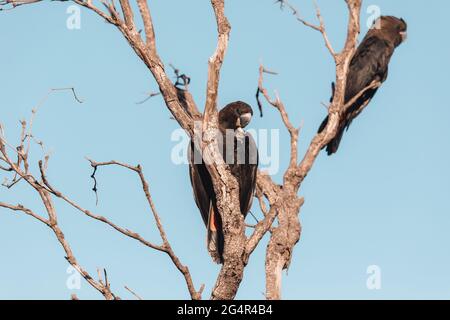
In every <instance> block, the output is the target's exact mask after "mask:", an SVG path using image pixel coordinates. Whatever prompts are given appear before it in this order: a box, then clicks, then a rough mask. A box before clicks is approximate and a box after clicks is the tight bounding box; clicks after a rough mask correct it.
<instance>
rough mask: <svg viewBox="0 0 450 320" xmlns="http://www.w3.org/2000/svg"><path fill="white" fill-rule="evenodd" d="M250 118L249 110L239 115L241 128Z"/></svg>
mask: <svg viewBox="0 0 450 320" xmlns="http://www.w3.org/2000/svg"><path fill="white" fill-rule="evenodd" d="M251 119H252V114H251V113H250V112H247V113H243V114H241V115H240V117H239V122H240V125H241V128H245V127H246V126H247V125H248V124H249V123H250V120H251Z"/></svg>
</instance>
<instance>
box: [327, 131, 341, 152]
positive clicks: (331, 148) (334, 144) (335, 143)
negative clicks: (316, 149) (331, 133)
mask: <svg viewBox="0 0 450 320" xmlns="http://www.w3.org/2000/svg"><path fill="white" fill-rule="evenodd" d="M344 131H345V127H343V128H340V129H339V132H338V133H337V135H336V136H335V137H334V138H333V140H331V141H330V142H329V143H328V144H327V154H328V155H329V156H331V155H332V154H333V153H336V151H337V150H338V148H339V144H340V143H341V139H342V136H343V135H344Z"/></svg>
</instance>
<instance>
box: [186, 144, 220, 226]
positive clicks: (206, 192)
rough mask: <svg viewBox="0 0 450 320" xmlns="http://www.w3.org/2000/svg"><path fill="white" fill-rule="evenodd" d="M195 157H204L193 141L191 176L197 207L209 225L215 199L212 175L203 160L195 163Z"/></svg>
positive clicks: (190, 148)
mask: <svg viewBox="0 0 450 320" xmlns="http://www.w3.org/2000/svg"><path fill="white" fill-rule="evenodd" d="M194 159H202V157H201V155H200V152H199V151H198V150H197V149H196V148H195V146H194V143H192V142H191V144H190V146H189V176H190V178H191V184H192V190H193V191H194V199H195V203H196V204H197V207H198V208H199V209H200V213H201V215H202V219H203V222H204V223H205V225H208V221H209V213H210V209H211V206H212V201H213V199H215V193H214V188H213V185H212V181H211V176H210V175H209V172H208V170H207V169H206V166H205V165H204V163H203V162H201V163H195V162H194Z"/></svg>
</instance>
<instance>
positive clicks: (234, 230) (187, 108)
mask: <svg viewBox="0 0 450 320" xmlns="http://www.w3.org/2000/svg"><path fill="white" fill-rule="evenodd" d="M41 1H42V0H31V1H29V0H28V1H25V0H3V1H0V7H2V8H4V9H13V8H15V7H18V6H21V5H27V4H30V3H36V2H41ZM59 1H64V0H59ZM72 2H74V3H76V4H78V5H80V6H82V7H84V8H86V9H88V10H91V11H93V12H95V13H96V14H98V15H99V16H100V17H101V18H103V19H104V20H105V21H107V22H108V23H110V24H112V25H114V26H115V27H116V28H117V29H118V30H119V31H120V32H121V33H122V35H123V36H124V37H125V39H126V40H127V41H128V43H129V45H130V46H131V48H132V49H133V50H134V52H135V53H136V54H137V56H138V57H139V58H140V59H141V60H142V61H143V62H144V64H145V65H146V66H147V68H148V69H149V71H150V72H151V74H152V75H153V77H154V79H155V80H156V82H157V84H158V85H159V89H160V93H161V95H162V96H163V98H164V101H165V104H166V106H167V108H168V109H169V110H170V112H171V113H172V115H173V117H174V118H175V120H176V121H177V122H178V124H179V125H180V127H181V128H183V129H184V130H185V131H186V132H187V134H188V135H189V136H190V137H193V136H194V122H195V121H201V122H202V124H203V126H202V130H203V132H202V137H203V139H202V143H201V148H202V150H203V157H204V159H205V163H206V164H207V169H208V172H209V173H210V175H211V177H212V181H213V185H214V190H215V193H216V196H217V206H218V209H219V213H220V215H221V218H222V221H223V233H224V238H225V249H224V262H223V265H222V268H221V270H220V273H219V275H218V277H217V280H216V283H215V286H214V287H213V290H212V293H211V296H210V298H211V299H233V298H234V297H235V295H236V293H237V291H238V289H239V286H240V283H241V281H242V279H243V274H244V269H245V266H246V265H247V263H248V261H249V257H250V255H251V254H252V253H253V251H254V250H255V248H256V247H257V246H258V244H259V243H260V241H261V239H262V238H263V237H264V235H266V234H267V233H268V232H270V240H269V244H268V246H267V250H266V258H265V270H266V298H267V299H280V298H281V275H282V271H283V270H284V269H287V268H288V266H289V264H290V261H291V258H292V252H293V250H294V247H295V245H296V243H297V242H298V241H299V239H300V234H301V224H300V220H299V212H300V208H301V207H302V205H303V202H304V201H303V198H302V197H301V196H299V189H300V186H301V185H302V182H303V181H304V179H305V178H306V176H307V174H308V173H309V171H310V170H311V168H312V167H313V165H314V162H315V160H316V158H317V156H318V154H319V152H320V150H321V149H322V148H323V147H324V146H326V145H327V144H328V143H329V142H330V141H331V140H332V139H333V138H334V137H335V136H336V134H337V130H338V123H339V122H340V120H341V117H342V115H343V114H344V113H345V111H346V109H347V108H348V107H349V106H350V105H351V104H352V103H353V102H354V101H355V100H356V99H358V98H359V97H360V96H361V95H362V94H364V92H365V91H366V90H369V89H371V88H374V87H375V86H377V85H378V84H377V83H373V84H371V85H370V86H369V87H367V88H365V89H364V90H363V91H362V92H360V93H359V94H358V95H357V96H356V97H355V98H354V99H352V101H350V102H348V103H344V93H345V84H346V78H347V73H348V69H349V64H350V60H351V58H352V56H353V55H354V53H355V50H356V45H357V38H358V35H359V32H360V10H361V0H345V1H344V2H345V4H346V5H347V8H348V16H349V18H348V25H347V37H346V40H345V44H344V47H343V49H342V51H340V52H336V51H335V50H334V49H333V46H332V44H331V42H330V40H329V38H328V36H327V33H326V28H325V23H324V20H323V18H322V16H321V13H320V10H319V8H318V7H317V6H316V8H317V11H316V14H317V18H318V24H317V25H315V24H312V23H309V22H307V21H305V20H304V19H302V18H301V16H300V15H299V13H298V11H297V10H296V9H295V8H294V7H293V6H292V5H290V4H289V3H288V2H287V1H285V0H278V1H277V2H279V3H280V5H282V6H287V7H288V8H289V9H290V10H292V11H293V13H294V14H295V16H296V18H297V20H299V21H300V22H301V23H303V24H304V25H305V26H307V27H310V28H312V29H314V30H316V31H318V32H320V34H321V36H322V37H323V39H324V43H325V46H326V47H327V49H328V50H329V52H330V54H331V56H332V58H333V61H334V63H335V65H336V79H335V92H334V98H333V100H332V101H331V103H330V105H329V107H328V117H329V121H328V124H327V126H326V127H325V129H324V130H323V131H321V133H318V134H316V135H315V136H314V137H313V138H312V140H311V141H310V142H309V147H308V149H307V151H306V152H305V154H304V155H303V156H302V157H301V158H300V157H299V155H298V148H297V144H298V139H299V133H300V128H297V127H295V126H294V125H293V124H292V123H291V121H290V119H289V116H288V113H287V111H286V107H285V105H284V104H283V102H282V100H281V98H280V97H279V96H278V94H276V95H275V98H272V97H271V95H270V94H269V93H268V91H267V89H266V88H265V87H264V82H263V80H264V74H265V73H268V71H267V70H266V69H265V68H264V66H262V65H261V66H260V69H259V81H258V92H257V98H258V103H259V104H260V106H261V105H262V102H261V100H262V98H264V99H265V101H266V102H267V103H269V104H270V105H272V106H273V107H275V108H276V109H277V110H278V111H279V114H280V117H281V121H282V123H283V124H284V126H285V127H286V129H287V130H288V132H289V134H290V161H289V166H288V168H287V169H286V171H285V173H284V177H283V181H282V182H280V183H276V182H274V181H273V180H272V178H271V177H270V176H268V175H267V174H266V173H263V172H259V173H258V181H257V191H256V197H257V198H258V200H259V204H260V206H261V210H262V212H263V213H264V219H262V220H261V221H259V222H258V223H257V224H256V225H255V226H254V230H253V233H252V234H251V236H250V237H248V238H247V237H246V235H245V227H246V225H245V223H244V219H243V216H242V214H241V212H240V205H239V193H238V184H237V181H236V179H235V178H234V176H233V175H232V174H231V171H230V169H229V167H228V165H227V164H226V163H224V161H223V159H222V157H221V155H220V153H219V151H218V143H217V141H216V134H215V132H216V129H217V127H218V108H217V100H218V99H217V98H218V87H219V82H220V71H221V67H222V62H223V61H224V59H225V55H226V51H227V46H228V39H229V35H230V32H231V26H230V23H229V22H228V19H227V17H226V15H225V8H224V6H225V4H224V2H225V0H211V6H212V9H213V11H214V15H215V20H216V28H217V34H218V37H217V47H216V50H215V52H214V53H213V54H212V56H211V57H210V59H209V62H208V81H207V86H206V103H205V106H204V112H203V114H202V113H201V112H200V111H199V109H198V107H197V105H196V103H195V101H194V99H193V97H192V96H191V94H190V93H189V91H188V90H187V88H185V89H183V90H182V89H179V88H178V87H177V86H176V85H175V84H173V83H172V82H171V81H170V78H169V76H168V74H167V71H166V69H165V67H164V64H163V62H162V60H161V58H160V57H159V54H158V51H157V48H156V37H155V32H154V26H153V22H152V17H151V11H150V8H149V6H148V3H147V1H146V0H137V8H138V10H136V12H135V10H134V9H133V6H131V4H130V2H129V1H128V0H119V1H118V2H119V3H120V8H117V7H116V6H115V4H114V1H108V0H100V1H98V2H99V3H101V4H102V5H103V7H104V8H103V10H102V9H100V8H99V7H98V6H96V5H95V4H94V2H95V1H82V0H72ZM137 11H138V12H137ZM137 15H139V17H140V19H141V20H142V22H143V25H144V30H143V32H140V30H138V29H137V27H136V19H137V18H136V16H137ZM72 92H73V93H74V96H75V98H76V99H78V98H77V97H76V95H75V91H74V90H73V89H72ZM22 125H23V133H22V138H21V142H20V144H19V146H12V145H10V144H9V143H8V141H7V140H6V138H5V137H4V135H3V134H2V135H1V140H0V151H1V157H0V161H1V162H0V163H2V165H1V166H0V169H1V170H3V171H5V172H10V173H12V174H13V175H14V179H13V182H12V183H13V184H15V183H16V182H18V181H19V180H23V181H25V182H26V183H28V184H29V185H30V186H31V187H33V188H34V190H35V191H36V192H37V193H38V194H39V196H40V197H41V199H42V202H43V204H44V205H45V208H46V215H45V216H43V215H38V214H36V213H35V212H34V211H32V210H31V209H27V208H25V207H23V206H21V205H11V204H8V203H3V202H0V206H1V207H4V208H7V209H11V210H14V211H21V212H23V213H25V214H27V215H30V216H32V217H33V218H35V219H37V220H38V221H40V222H42V223H44V224H45V225H47V226H48V227H50V228H51V229H52V231H53V232H54V233H55V235H56V237H57V239H58V241H59V242H60V243H61V245H62V247H63V248H64V251H65V253H66V259H67V261H68V262H69V263H70V264H71V265H72V266H74V267H75V268H76V269H77V270H78V271H79V272H80V273H81V274H82V276H83V277H84V278H85V279H86V281H88V282H89V284H90V285H91V286H93V287H94V288H95V289H97V290H98V291H99V292H100V293H101V294H103V296H104V297H105V298H106V299H114V298H118V297H117V296H116V295H114V294H113V293H112V292H111V289H110V285H109V281H108V279H107V277H106V272H105V276H104V278H105V279H104V280H102V279H101V276H99V280H94V279H93V277H92V276H91V275H89V274H88V273H87V272H86V271H84V269H83V268H82V267H81V266H80V265H79V263H78V262H77V260H76V259H75V256H74V254H73V253H72V251H71V249H70V246H69V244H68V242H67V240H65V238H64V234H63V232H62V230H61V229H60V226H59V225H58V222H57V213H56V210H55V207H54V205H53V201H54V199H55V198H56V199H59V200H62V201H64V202H66V203H68V204H70V205H71V206H73V207H74V208H76V209H77V210H78V211H79V212H80V213H81V214H84V215H86V216H88V217H90V218H92V219H94V220H98V221H100V222H102V223H104V224H106V225H108V226H109V227H111V228H112V229H114V230H115V231H117V232H119V233H121V234H123V235H124V236H127V237H130V238H133V239H135V240H136V241H138V242H140V243H141V244H143V245H145V246H147V247H149V248H151V249H154V250H158V251H161V252H164V253H166V254H167V255H168V256H169V258H170V259H171V261H172V262H173V264H174V265H175V266H176V267H177V269H178V270H179V271H180V272H181V273H182V275H183V276H184V279H185V282H186V285H187V288H188V291H189V294H190V296H191V298H192V299H200V298H201V295H202V291H203V286H202V287H201V288H200V289H199V290H197V289H195V286H194V284H193V281H192V278H191V275H190V272H189V269H188V267H186V266H184V265H183V264H182V263H181V262H180V260H179V258H178V257H177V256H176V255H175V253H174V251H173V250H172V248H171V246H170V244H169V241H168V238H167V235H166V233H165V231H164V228H163V226H162V224H161V221H160V219H159V215H158V213H157V211H156V209H155V205H154V203H153V200H152V197H151V195H150V192H149V185H148V183H147V181H146V179H145V177H144V174H143V169H142V167H141V166H140V165H137V166H133V165H129V164H124V163H120V162H117V161H108V162H96V161H94V160H89V161H90V165H91V166H92V167H93V168H94V169H97V168H100V167H102V166H118V167H121V168H124V169H126V170H129V171H131V172H132V173H135V174H136V175H137V176H138V178H139V183H141V185H142V189H143V192H144V196H145V197H146V199H147V201H148V204H149V208H150V211H151V212H152V215H153V217H154V220H155V223H156V226H157V229H158V230H159V233H160V236H161V239H162V244H161V245H157V244H153V243H151V242H149V241H147V240H145V239H144V238H142V237H141V236H140V235H139V234H137V233H135V232H133V231H131V230H128V229H124V228H122V227H120V226H118V225H116V224H114V223H113V222H111V221H110V220H108V219H107V218H105V217H103V216H99V215H96V214H94V213H92V212H90V211H88V210H86V209H84V208H83V207H82V206H80V205H78V204H77V203H75V202H74V201H73V200H71V199H70V198H69V197H68V196H66V195H65V194H64V193H62V192H61V191H59V190H57V189H55V188H54V187H53V185H52V184H51V183H50V182H49V181H48V179H47V177H46V168H47V164H48V157H46V158H45V159H44V161H41V162H39V164H38V167H39V172H40V176H39V177H35V176H33V175H32V174H31V173H30V171H29V166H30V164H29V163H28V153H29V147H27V146H26V145H27V144H28V145H29V143H30V141H32V139H33V135H32V133H31V127H32V123H30V124H29V125H27V124H26V123H25V122H24V123H23V124H22ZM16 159H17V160H16ZM266 201H267V203H268V207H267V206H266ZM276 222H277V223H276ZM128 290H130V292H132V293H133V294H135V293H134V292H133V291H132V290H131V289H128ZM137 297H139V296H137Z"/></svg>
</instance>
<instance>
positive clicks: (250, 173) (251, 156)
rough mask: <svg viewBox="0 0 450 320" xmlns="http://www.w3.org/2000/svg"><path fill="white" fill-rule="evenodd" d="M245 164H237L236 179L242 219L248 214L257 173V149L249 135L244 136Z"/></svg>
mask: <svg viewBox="0 0 450 320" xmlns="http://www.w3.org/2000/svg"><path fill="white" fill-rule="evenodd" d="M244 138H245V144H244V148H245V162H244V163H238V164H237V168H236V169H237V170H234V169H233V168H232V172H233V171H237V172H236V177H237V179H238V183H239V198H240V199H239V201H240V204H241V213H242V214H243V215H244V217H245V216H246V215H247V213H248V212H249V210H250V208H251V206H252V203H253V197H254V195H255V188H256V175H257V172H258V161H259V159H258V149H257V148H256V143H255V140H254V139H253V137H252V135H251V134H249V133H246V134H245V137H244Z"/></svg>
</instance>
